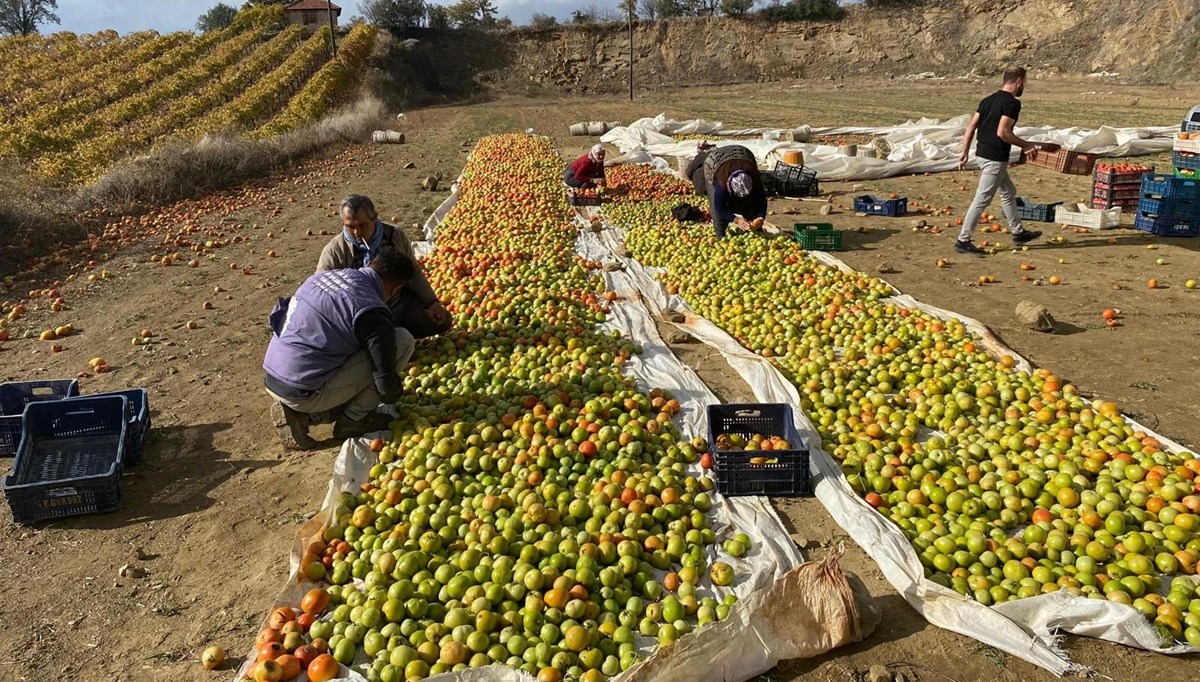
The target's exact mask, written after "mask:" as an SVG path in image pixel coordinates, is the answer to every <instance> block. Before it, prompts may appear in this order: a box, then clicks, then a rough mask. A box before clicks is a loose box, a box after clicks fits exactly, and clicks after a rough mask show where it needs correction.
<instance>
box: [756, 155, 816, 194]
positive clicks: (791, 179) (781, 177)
mask: <svg viewBox="0 0 1200 682" xmlns="http://www.w3.org/2000/svg"><path fill="white" fill-rule="evenodd" d="M772 175H774V176H775V193H776V194H778V195H779V196H781V197H812V196H816V195H818V194H820V193H821V186H820V184H819V183H818V182H817V172H816V171H815V170H812V169H811V168H807V167H805V166H793V165H791V164H787V163H784V162H782V161H777V162H776V163H775V170H774V171H773V172H772ZM765 182H766V180H765V178H764V183H765Z"/></svg>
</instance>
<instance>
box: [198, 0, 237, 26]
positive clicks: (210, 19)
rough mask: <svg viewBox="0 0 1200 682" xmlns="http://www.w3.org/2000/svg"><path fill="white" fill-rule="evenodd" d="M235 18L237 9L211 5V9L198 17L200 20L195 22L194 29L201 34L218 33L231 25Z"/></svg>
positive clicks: (220, 4)
mask: <svg viewBox="0 0 1200 682" xmlns="http://www.w3.org/2000/svg"><path fill="white" fill-rule="evenodd" d="M235 16H237V9H235V8H233V7H230V6H229V5H226V4H225V3H223V2H218V3H217V4H216V5H213V7H212V9H210V10H208V11H207V12H205V13H204V14H201V15H200V18H199V19H197V20H196V29H197V30H198V31H200V32H201V33H208V32H209V31H219V30H221V29H223V28H225V27H227V26H229V25H230V24H232V23H233V18H234V17H235Z"/></svg>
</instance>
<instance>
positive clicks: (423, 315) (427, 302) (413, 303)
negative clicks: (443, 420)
mask: <svg viewBox="0 0 1200 682" xmlns="http://www.w3.org/2000/svg"><path fill="white" fill-rule="evenodd" d="M338 213H339V215H340V216H341V219H342V232H341V234H339V235H337V236H336V237H334V238H333V239H331V240H329V243H328V244H326V245H325V248H324V249H323V250H322V251H321V258H320V260H318V261H317V272H322V271H325V270H341V269H343V268H361V267H364V266H367V265H370V264H371V261H372V260H373V259H374V258H375V254H377V253H379V251H380V250H381V249H384V248H388V247H391V248H393V249H395V250H397V251H399V252H400V253H402V254H405V255H406V256H408V257H409V258H411V259H412V261H413V277H412V282H411V283H410V284H409V285H408V286H407V287H404V289H403V290H402V291H401V292H400V293H399V294H397V295H396V297H395V298H394V299H389V300H388V307H389V308H391V310H392V320H393V321H394V322H395V324H396V326H397V327H404V328H405V329H407V330H408V332H409V333H410V334H412V335H413V338H417V339H424V338H426V337H429V336H435V335H437V334H444V333H445V332H446V331H448V330H449V329H450V326H451V325H452V324H453V320H452V319H451V317H450V313H449V311H447V310H446V308H445V306H443V305H442V302H441V301H439V300H438V297H437V294H435V293H434V291H433V287H432V286H430V285H429V280H428V279H427V278H426V277H425V271H424V270H423V269H422V268H421V264H420V263H418V262H417V259H416V256H414V255H413V250H412V242H411V241H409V239H408V235H406V234H404V230H401V229H399V228H397V227H396V226H394V225H390V224H388V223H385V222H383V221H382V220H380V219H379V215H378V213H377V212H376V210H375V204H374V203H373V202H372V201H371V200H370V199H369V198H367V197H365V196H363V195H361V194H351V195H350V196H348V197H346V198H345V199H344V200H343V201H342V206H341V210H340V211H339V212H338Z"/></svg>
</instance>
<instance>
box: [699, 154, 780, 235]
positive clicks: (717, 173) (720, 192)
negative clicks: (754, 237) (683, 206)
mask: <svg viewBox="0 0 1200 682" xmlns="http://www.w3.org/2000/svg"><path fill="white" fill-rule="evenodd" d="M704 183H705V190H706V191H707V194H708V206H709V212H710V213H711V214H712V222H713V233H714V234H716V236H717V239H724V238H725V231H726V229H727V228H728V226H729V223H734V224H735V225H737V226H738V227H741V228H744V229H747V230H751V229H756V227H755V225H757V226H761V225H762V221H763V220H765V219H766V216H767V192H766V189H765V188H764V187H763V181H762V175H761V174H760V173H759V171H758V161H757V160H756V159H755V158H754V153H753V152H751V151H750V150H749V149H747V148H745V147H743V146H741V145H729V146H726V147H717V148H715V149H712V150H709V151H708V155H707V156H706V157H705V159H704Z"/></svg>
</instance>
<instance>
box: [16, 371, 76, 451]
mask: <svg viewBox="0 0 1200 682" xmlns="http://www.w3.org/2000/svg"><path fill="white" fill-rule="evenodd" d="M77 395H79V382H78V381H76V380H75V379H51V380H48V381H14V382H11V383H7V384H0V456H6V457H11V456H13V455H15V454H17V447H18V446H19V445H20V444H21V415H22V414H24V413H25V406H26V405H28V404H29V403H35V402H39V401H43V400H62V399H63V398H70V397H72V396H77Z"/></svg>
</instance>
